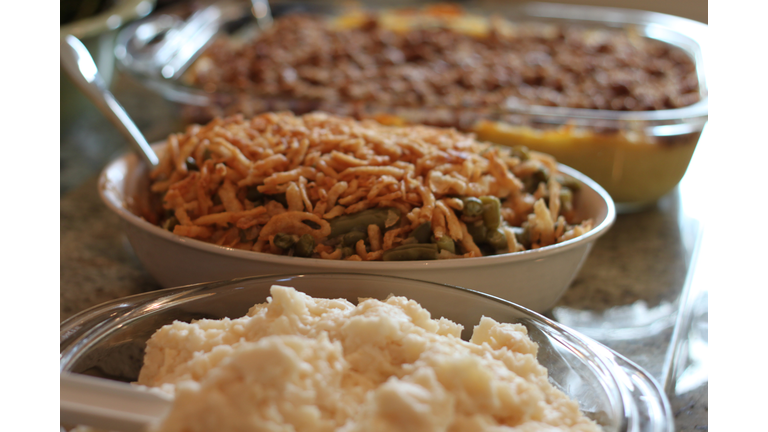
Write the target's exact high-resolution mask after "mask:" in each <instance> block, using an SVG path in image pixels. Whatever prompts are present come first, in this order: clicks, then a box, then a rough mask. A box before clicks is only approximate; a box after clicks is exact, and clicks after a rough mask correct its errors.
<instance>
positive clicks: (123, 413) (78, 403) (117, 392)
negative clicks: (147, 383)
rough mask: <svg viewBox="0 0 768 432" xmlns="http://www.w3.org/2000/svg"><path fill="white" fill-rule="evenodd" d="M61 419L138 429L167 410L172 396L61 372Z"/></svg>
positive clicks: (115, 428)
mask: <svg viewBox="0 0 768 432" xmlns="http://www.w3.org/2000/svg"><path fill="white" fill-rule="evenodd" d="M60 377H61V378H60V387H59V390H60V392H59V393H60V396H59V399H60V400H59V404H60V412H59V413H60V416H61V417H60V419H61V422H62V423H65V424H73V425H86V426H91V427H95V428H100V429H105V430H110V431H117V432H138V431H143V430H145V429H146V427H147V426H148V425H149V424H151V423H154V422H156V421H158V420H160V419H162V418H163V417H165V415H166V414H167V413H168V411H169V410H170V408H171V403H172V402H173V397H171V396H170V395H167V394H165V393H162V392H160V391H158V390H156V389H147V388H142V387H137V386H134V385H131V384H128V383H123V382H119V381H112V380H107V379H103V378H96V377H92V376H87V375H80V374H73V373H67V372H62V373H61V375H60Z"/></svg>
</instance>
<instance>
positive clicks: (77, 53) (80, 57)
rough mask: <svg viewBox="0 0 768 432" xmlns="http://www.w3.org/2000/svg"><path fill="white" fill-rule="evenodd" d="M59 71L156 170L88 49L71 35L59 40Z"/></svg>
mask: <svg viewBox="0 0 768 432" xmlns="http://www.w3.org/2000/svg"><path fill="white" fill-rule="evenodd" d="M61 67H62V68H63V69H64V70H65V71H66V72H67V75H69V77H70V78H71V79H72V81H73V82H74V83H75V85H76V86H77V87H78V88H79V89H80V90H81V91H82V92H83V93H84V94H85V96H86V97H87V98H88V99H90V100H91V102H93V103H94V105H96V107H97V108H98V109H99V111H101V113H102V114H104V116H105V117H106V118H107V120H109V121H110V122H111V123H112V124H113V125H114V126H115V127H116V128H117V130H118V131H120V133H121V134H123V136H125V138H126V139H127V140H128V142H129V143H130V144H131V146H133V148H134V150H136V151H137V152H138V153H139V155H140V156H141V157H142V159H143V160H144V161H145V162H146V163H147V164H148V165H149V166H150V167H154V166H156V165H157V164H158V161H159V160H158V158H157V155H156V154H155V152H154V151H153V150H152V148H151V147H150V146H149V143H147V140H146V139H145V138H144V135H142V133H141V131H139V128H137V127H136V125H135V124H134V123H133V120H131V118H130V116H128V113H127V112H125V109H124V108H123V107H122V105H120V103H118V102H117V100H116V99H115V97H114V96H113V95H112V93H110V91H109V89H107V85H106V83H105V82H104V80H103V79H102V78H101V75H99V70H98V69H97V68H96V64H95V63H94V62H93V58H91V55H90V54H89V53H88V49H87V48H85V46H84V45H83V43H82V42H80V41H79V40H78V39H77V38H76V37H74V36H72V35H67V36H65V37H62V38H61Z"/></svg>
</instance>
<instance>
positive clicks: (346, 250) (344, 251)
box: [341, 246, 355, 258]
mask: <svg viewBox="0 0 768 432" xmlns="http://www.w3.org/2000/svg"><path fill="white" fill-rule="evenodd" d="M354 254H355V250H354V249H352V248H351V247H346V246H345V247H343V248H341V257H342V258H349V257H351V256H352V255H354Z"/></svg>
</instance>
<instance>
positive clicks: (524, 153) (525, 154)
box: [512, 145, 531, 161]
mask: <svg viewBox="0 0 768 432" xmlns="http://www.w3.org/2000/svg"><path fill="white" fill-rule="evenodd" d="M512 156H517V157H518V158H520V160H521V161H527V160H528V159H530V158H531V152H530V150H528V147H526V146H521V145H516V146H514V147H512Z"/></svg>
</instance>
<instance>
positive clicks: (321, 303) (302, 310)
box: [60, 274, 674, 432]
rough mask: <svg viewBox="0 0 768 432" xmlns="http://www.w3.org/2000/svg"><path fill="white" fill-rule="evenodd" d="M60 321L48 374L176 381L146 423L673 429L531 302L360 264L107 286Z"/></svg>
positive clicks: (645, 393)
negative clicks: (104, 298)
mask: <svg viewBox="0 0 768 432" xmlns="http://www.w3.org/2000/svg"><path fill="white" fill-rule="evenodd" d="M60 331H61V339H60V347H61V353H60V371H61V372H73V373H81V374H87V375H94V376H99V377H103V378H109V379H114V380H119V381H125V382H134V383H136V382H137V383H138V384H141V385H147V386H151V387H159V388H160V389H161V390H165V391H169V392H172V393H174V394H175V398H176V401H175V405H174V408H173V409H172V410H171V414H169V416H168V417H166V419H165V420H164V423H163V424H161V425H156V428H158V429H154V430H176V429H174V427H176V426H179V427H182V428H183V427H186V426H184V425H181V423H183V422H185V421H188V420H190V419H192V418H194V419H195V422H196V425H197V426H200V425H202V424H204V423H205V422H208V421H212V420H211V419H220V420H221V421H217V422H216V424H217V425H218V426H221V428H224V429H226V427H225V426H226V425H232V426H233V427H236V424H241V423H242V422H241V420H242V421H245V422H247V421H251V422H255V423H253V424H254V425H256V424H261V425H262V426H264V425H267V424H269V425H271V426H275V427H287V425H288V424H290V425H291V426H292V427H293V428H294V429H292V430H297V431H299V430H306V431H309V430H329V431H330V430H344V431H347V430H349V431H352V430H358V429H356V428H362V429H360V430H411V429H412V430H422V431H423V430H467V429H464V428H463V427H464V426H471V427H472V429H471V430H502V429H503V427H504V426H512V427H518V428H519V429H516V430H549V429H546V428H547V427H549V428H557V430H580V431H599V430H602V431H665V432H666V431H669V432H671V431H672V430H673V429H674V423H673V417H672V412H671V409H670V405H669V402H668V400H667V399H666V397H665V396H664V394H663V392H662V390H661V388H660V386H659V385H658V384H657V383H656V382H655V381H654V380H653V379H652V378H651V377H650V376H649V375H648V374H647V373H646V372H644V371H643V370H642V369H640V368H639V367H637V366H636V365H634V364H633V363H631V362H630V361H629V360H627V359H625V358H624V357H622V356H621V355H619V354H617V353H615V352H613V351H611V350H610V349H608V348H606V347H604V346H602V345H600V344H599V343H597V342H595V341H593V340H591V339H589V338H586V337H584V336H582V335H580V334H578V333H576V332H574V331H573V330H570V329H568V328H566V327H563V326H561V325H559V324H557V323H555V322H553V321H551V320H549V319H547V318H545V317H543V316H541V315H538V314H536V313H534V312H531V311H530V310H528V309H525V308H523V307H520V306H517V305H515V304H513V303H510V302H507V301H505V300H502V299H499V298H496V297H493V296H490V295H487V294H483V293H480V292H476V291H471V290H467V289H463V288H458V287H453V286H448V285H440V284H435V283H429V282H422V281H415V280H410V279H403V278H395V277H387V276H373V275H360V274H304V275H285V276H265V277H253V278H244V279H235V280H232V281H224V282H215V283H207V284H198V285H190V286H186V287H180V288H170V289H164V290H160V291H155V292H150V293H146V294H140V295H136V296H131V297H127V298H123V299H117V300H114V301H111V302H107V303H104V304H102V305H100V306H96V307H94V308H91V309H89V310H87V311H84V312H82V313H80V314H78V315H76V316H74V317H72V318H70V319H69V320H67V321H65V322H64V323H62V325H61V328H60ZM247 365H251V366H253V367H251V366H247ZM254 365H255V366H254ZM257 366H258V367H257ZM294 366H295V367H294ZM451 371H452V372H451ZM249 389H250V390H249ZM254 389H258V390H259V391H255V390H254ZM266 393H269V395H271V396H270V398H266V399H265V396H264V395H265V394H266ZM209 399H210V400H209ZM227 400H228V401H229V402H226V403H224V404H223V405H222V404H221V403H222V402H225V401H227ZM205 401H208V402H210V403H207V402H205ZM203 402H205V403H203ZM198 405H199V406H198ZM216 406H219V407H220V408H222V409H224V408H225V409H224V411H226V412H223V411H221V410H217V409H216V408H214V407H216ZM502 408H503V409H502ZM185 413H186V414H185ZM246 413H249V414H246ZM242 416H245V417H242ZM249 416H250V417H249ZM246 417H247V418H249V419H250V420H243V419H244V418H246ZM300 419H303V420H302V421H299V420H300ZM304 420H306V421H304ZM238 422H240V423H238ZM63 426H65V427H66V426H67V425H63ZM218 426H217V427H218ZM320 426H322V427H320ZM500 426H501V427H502V429H499V427H500ZM318 427H320V429H318ZM452 428H453V429H452ZM455 428H459V429H455ZM179 430H192V429H179ZM194 430H197V429H194ZM200 430H203V429H200ZM222 430H223V429H222ZM276 430H277V429H276ZM552 430H555V429H552Z"/></svg>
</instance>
